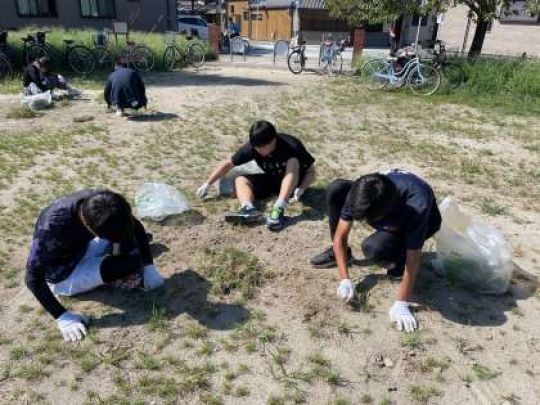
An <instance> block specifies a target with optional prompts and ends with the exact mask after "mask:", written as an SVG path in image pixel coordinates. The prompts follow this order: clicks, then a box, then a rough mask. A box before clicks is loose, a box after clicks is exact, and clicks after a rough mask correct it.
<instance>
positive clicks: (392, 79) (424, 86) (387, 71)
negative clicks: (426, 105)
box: [360, 56, 441, 96]
mask: <svg viewBox="0 0 540 405" xmlns="http://www.w3.org/2000/svg"><path fill="white" fill-rule="evenodd" d="M395 62H396V60H395V59H394V58H391V59H382V58H379V59H372V60H370V61H367V62H366V63H365V64H364V65H363V66H362V69H361V73H360V77H361V78H362V79H363V81H365V82H367V83H366V86H367V87H368V89H370V90H376V89H382V88H392V89H396V88H400V87H403V86H405V85H407V86H408V87H409V89H410V90H411V92H412V93H413V94H416V95H423V96H429V95H432V94H433V93H435V92H436V91H437V89H438V88H439V86H440V84H441V74H440V72H439V71H438V70H437V69H435V68H434V67H433V66H431V65H428V64H425V63H421V62H420V58H419V57H418V56H415V57H413V58H411V59H409V60H408V61H407V62H406V63H405V65H404V66H403V67H401V68H400V69H398V70H396V65H395Z"/></svg>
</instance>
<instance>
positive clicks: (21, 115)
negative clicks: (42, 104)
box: [6, 105, 43, 119]
mask: <svg viewBox="0 0 540 405" xmlns="http://www.w3.org/2000/svg"><path fill="white" fill-rule="evenodd" d="M42 115H43V113H39V112H37V111H34V110H32V109H30V108H28V107H26V106H23V105H18V106H13V107H11V108H10V109H9V111H8V112H7V114H6V118H10V119H25V118H36V117H40V116H42Z"/></svg>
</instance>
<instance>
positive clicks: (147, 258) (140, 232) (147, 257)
mask: <svg viewBox="0 0 540 405" xmlns="http://www.w3.org/2000/svg"><path fill="white" fill-rule="evenodd" d="M133 222H134V234H135V235H134V236H135V241H136V242H137V247H138V248H139V253H140V254H141V259H142V262H143V265H144V266H147V265H151V264H154V260H153V259H152V252H151V251H150V243H149V242H148V235H147V234H146V230H145V229H144V226H143V224H142V223H141V221H139V220H138V219H137V218H135V217H134V218H133Z"/></svg>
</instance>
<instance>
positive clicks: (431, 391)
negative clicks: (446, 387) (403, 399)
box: [409, 385, 442, 403]
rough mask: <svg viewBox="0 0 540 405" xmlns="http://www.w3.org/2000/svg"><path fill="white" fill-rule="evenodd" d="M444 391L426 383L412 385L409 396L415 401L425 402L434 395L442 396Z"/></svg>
mask: <svg viewBox="0 0 540 405" xmlns="http://www.w3.org/2000/svg"><path fill="white" fill-rule="evenodd" d="M441 395H442V393H441V391H439V390H438V389H436V388H435V387H430V386H425V385H411V386H410V387H409V397H410V398H411V399H412V400H413V401H418V402H422V403H425V402H427V401H429V400H430V399H431V398H433V397H438V396H441Z"/></svg>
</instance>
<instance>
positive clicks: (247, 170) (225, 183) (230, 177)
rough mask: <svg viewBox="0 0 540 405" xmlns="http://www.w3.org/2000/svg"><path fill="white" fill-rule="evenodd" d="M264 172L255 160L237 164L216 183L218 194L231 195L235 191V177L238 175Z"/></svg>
mask: <svg viewBox="0 0 540 405" xmlns="http://www.w3.org/2000/svg"><path fill="white" fill-rule="evenodd" d="M252 174H264V171H263V169H261V168H260V167H259V165H258V164H257V162H256V161H255V160H250V161H249V162H247V163H244V164H243V165H240V166H235V167H233V168H232V170H231V171H230V172H229V173H227V175H226V176H225V177H224V178H222V179H221V180H220V181H219V182H217V183H216V187H217V189H218V194H219V195H221V196H230V195H232V194H233V193H234V179H235V178H237V177H238V176H244V175H246V176H247V175H252Z"/></svg>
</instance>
